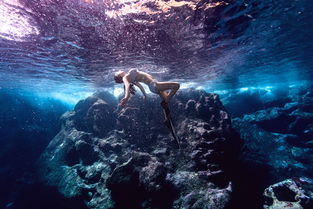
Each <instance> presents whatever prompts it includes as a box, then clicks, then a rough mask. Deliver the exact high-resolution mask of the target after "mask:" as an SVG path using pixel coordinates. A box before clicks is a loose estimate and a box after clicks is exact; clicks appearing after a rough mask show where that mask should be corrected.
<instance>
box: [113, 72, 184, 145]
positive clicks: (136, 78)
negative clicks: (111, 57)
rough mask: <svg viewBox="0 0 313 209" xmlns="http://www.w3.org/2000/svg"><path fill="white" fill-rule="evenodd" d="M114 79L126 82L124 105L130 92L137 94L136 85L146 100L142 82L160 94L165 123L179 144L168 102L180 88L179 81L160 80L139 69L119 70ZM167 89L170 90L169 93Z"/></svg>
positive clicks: (121, 102) (122, 102)
mask: <svg viewBox="0 0 313 209" xmlns="http://www.w3.org/2000/svg"><path fill="white" fill-rule="evenodd" d="M114 80H115V82H116V83H124V98H123V99H122V100H121V101H120V103H119V105H120V106H122V107H124V106H125V105H126V103H127V102H128V100H129V98H130V94H135V88H134V85H135V86H138V88H139V89H140V90H141V92H142V93H143V95H144V100H145V101H146V99H147V94H146V92H145V89H144V88H143V86H142V85H141V84H140V83H144V84H146V85H147V86H148V87H149V89H150V91H151V92H152V93H155V94H158V95H159V96H160V97H161V98H162V102H161V106H162V108H163V111H164V116H165V121H164V124H165V125H166V126H167V127H168V128H169V129H170V130H171V133H172V135H173V137H174V138H175V139H176V140H177V142H178V144H179V140H178V137H177V135H176V132H175V130H174V127H173V124H172V120H171V115H170V110H169V107H168V103H169V102H170V99H171V98H172V97H173V96H174V95H175V93H176V92H177V91H178V89H179V88H180V84H179V83H177V82H159V81H157V80H156V79H155V78H153V76H152V75H150V74H148V73H145V72H142V71H139V70H137V69H131V70H130V71H129V72H128V73H126V72H124V71H118V72H116V73H115V75H114ZM167 90H170V91H169V93H167Z"/></svg>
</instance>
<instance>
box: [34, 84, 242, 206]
mask: <svg viewBox="0 0 313 209" xmlns="http://www.w3.org/2000/svg"><path fill="white" fill-rule="evenodd" d="M159 103H160V100H159V98H158V97H156V96H150V98H149V99H148V101H147V102H146V103H144V102H143V101H142V100H141V98H140V97H138V96H134V97H132V98H131V100H130V101H129V103H128V105H127V107H125V108H123V109H121V110H120V109H117V100H116V99H115V98H114V97H113V96H112V95H110V94H109V93H106V92H99V93H95V94H94V95H93V96H91V97H89V98H87V99H85V100H82V101H80V102H79V103H78V104H77V105H76V106H75V109H74V110H73V111H70V112H67V113H65V114H64V115H63V116H62V118H61V121H62V129H61V131H60V132H59V133H58V134H57V136H56V137H55V138H54V139H53V140H52V141H51V143H50V144H49V145H48V147H47V148H46V150H45V152H44V153H43V154H42V156H41V159H40V161H39V168H40V176H41V180H42V181H43V182H44V183H45V184H46V185H49V186H52V187H57V189H58V190H59V192H60V193H61V194H62V195H63V196H65V197H67V198H74V197H75V198H77V199H79V201H83V202H85V204H86V206H87V207H89V208H102V209H103V208H211V209H217V208H226V207H229V206H230V204H231V198H232V194H233V182H232V181H233V180H232V179H233V176H234V175H236V169H235V167H236V165H237V160H238V156H239V153H240V149H241V146H242V140H241V139H240V138H239V134H238V133H237V132H236V131H235V130H234V129H233V128H232V126H231V120H230V117H229V116H228V113H227V112H226V110H225V108H224V107H223V105H222V103H221V102H220V100H219V97H218V95H216V94H209V93H206V92H204V91H198V90H189V91H180V92H178V93H177V94H176V95H175V97H173V99H172V101H171V104H170V109H171V111H172V117H173V119H174V125H175V128H176V130H177V133H178V135H179V136H180V138H181V142H180V145H179V146H178V144H177V142H176V141H175V140H174V139H173V138H172V136H171V135H170V132H169V130H168V129H167V128H166V126H164V125H163V123H162V122H163V120H164V118H163V113H162V108H161V106H160V105H159Z"/></svg>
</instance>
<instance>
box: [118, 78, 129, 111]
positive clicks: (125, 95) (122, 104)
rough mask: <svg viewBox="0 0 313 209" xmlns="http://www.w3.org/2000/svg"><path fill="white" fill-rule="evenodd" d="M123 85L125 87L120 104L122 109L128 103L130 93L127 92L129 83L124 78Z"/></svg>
mask: <svg viewBox="0 0 313 209" xmlns="http://www.w3.org/2000/svg"><path fill="white" fill-rule="evenodd" d="M123 83H124V85H125V89H124V98H123V99H122V100H121V102H120V105H121V106H122V107H124V106H125V105H126V103H127V102H128V99H129V96H130V92H129V86H130V83H129V81H128V80H127V78H126V76H124V77H123Z"/></svg>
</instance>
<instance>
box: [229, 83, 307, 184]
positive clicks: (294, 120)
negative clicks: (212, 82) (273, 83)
mask: <svg viewBox="0 0 313 209" xmlns="http://www.w3.org/2000/svg"><path fill="white" fill-rule="evenodd" d="M290 91H291V90H290ZM310 92H312V87H307V89H305V91H299V90H298V93H290V95H289V97H288V99H287V100H286V98H282V101H288V100H289V101H288V102H286V103H285V104H284V103H283V102H282V103H280V105H279V106H276V107H269V108H265V109H262V110H258V111H256V112H252V113H250V114H246V115H243V116H242V117H241V118H235V119H233V125H234V127H235V128H236V129H237V130H238V131H239V132H240V133H241V134H242V135H241V137H242V138H243V139H244V141H245V146H246V149H245V152H246V153H247V154H245V157H244V158H245V159H246V160H252V161H255V162H263V163H264V164H267V165H269V166H271V167H272V171H271V172H272V174H273V175H272V181H280V180H282V179H286V178H290V177H291V176H292V174H293V175H296V176H308V177H310V178H312V177H313V176H312V173H313V166H312V165H313V160H312V159H313V158H312V153H313V150H312V148H313V146H312V145H313V138H312V133H313V131H312V130H313V128H312V127H313V126H312V124H313V113H312V110H311V108H310V107H311V106H312V105H313V97H312V93H310ZM290 153H292V155H290ZM247 158H249V159H247Z"/></svg>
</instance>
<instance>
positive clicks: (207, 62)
mask: <svg viewBox="0 0 313 209" xmlns="http://www.w3.org/2000/svg"><path fill="white" fill-rule="evenodd" d="M312 32H313V4H312V1H311V0H275V1H270V0H246V1H243V0H237V1H233V0H226V1H217V0H203V1H201V0H189V1H188V0H186V1H178V0H177V1H175V0H166V1H165V0H164V1H158V0H143V1H139V0H124V1H122V0H0V87H2V88H12V89H28V90H29V91H36V92H41V93H42V92H52V93H53V94H54V95H55V96H56V97H60V98H61V97H63V98H64V95H65V96H66V95H67V94H79V93H78V92H81V93H82V92H85V93H86V92H91V91H94V90H95V89H96V88H99V87H109V88H111V87H114V85H115V84H114V82H113V79H112V75H113V73H114V72H115V71H117V70H121V69H124V70H128V69H130V68H138V69H140V70H143V71H146V72H149V73H152V74H153V75H155V76H156V77H157V78H158V79H159V80H176V81H179V82H182V84H183V85H182V86H183V87H189V86H195V87H202V88H206V89H208V90H223V89H235V88H243V87H249V86H269V85H276V84H278V83H287V84H291V83H297V82H305V81H308V82H310V81H311V79H312V78H313V70H312V67H313V53H312V51H313V35H312V34H313V33H312Z"/></svg>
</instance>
